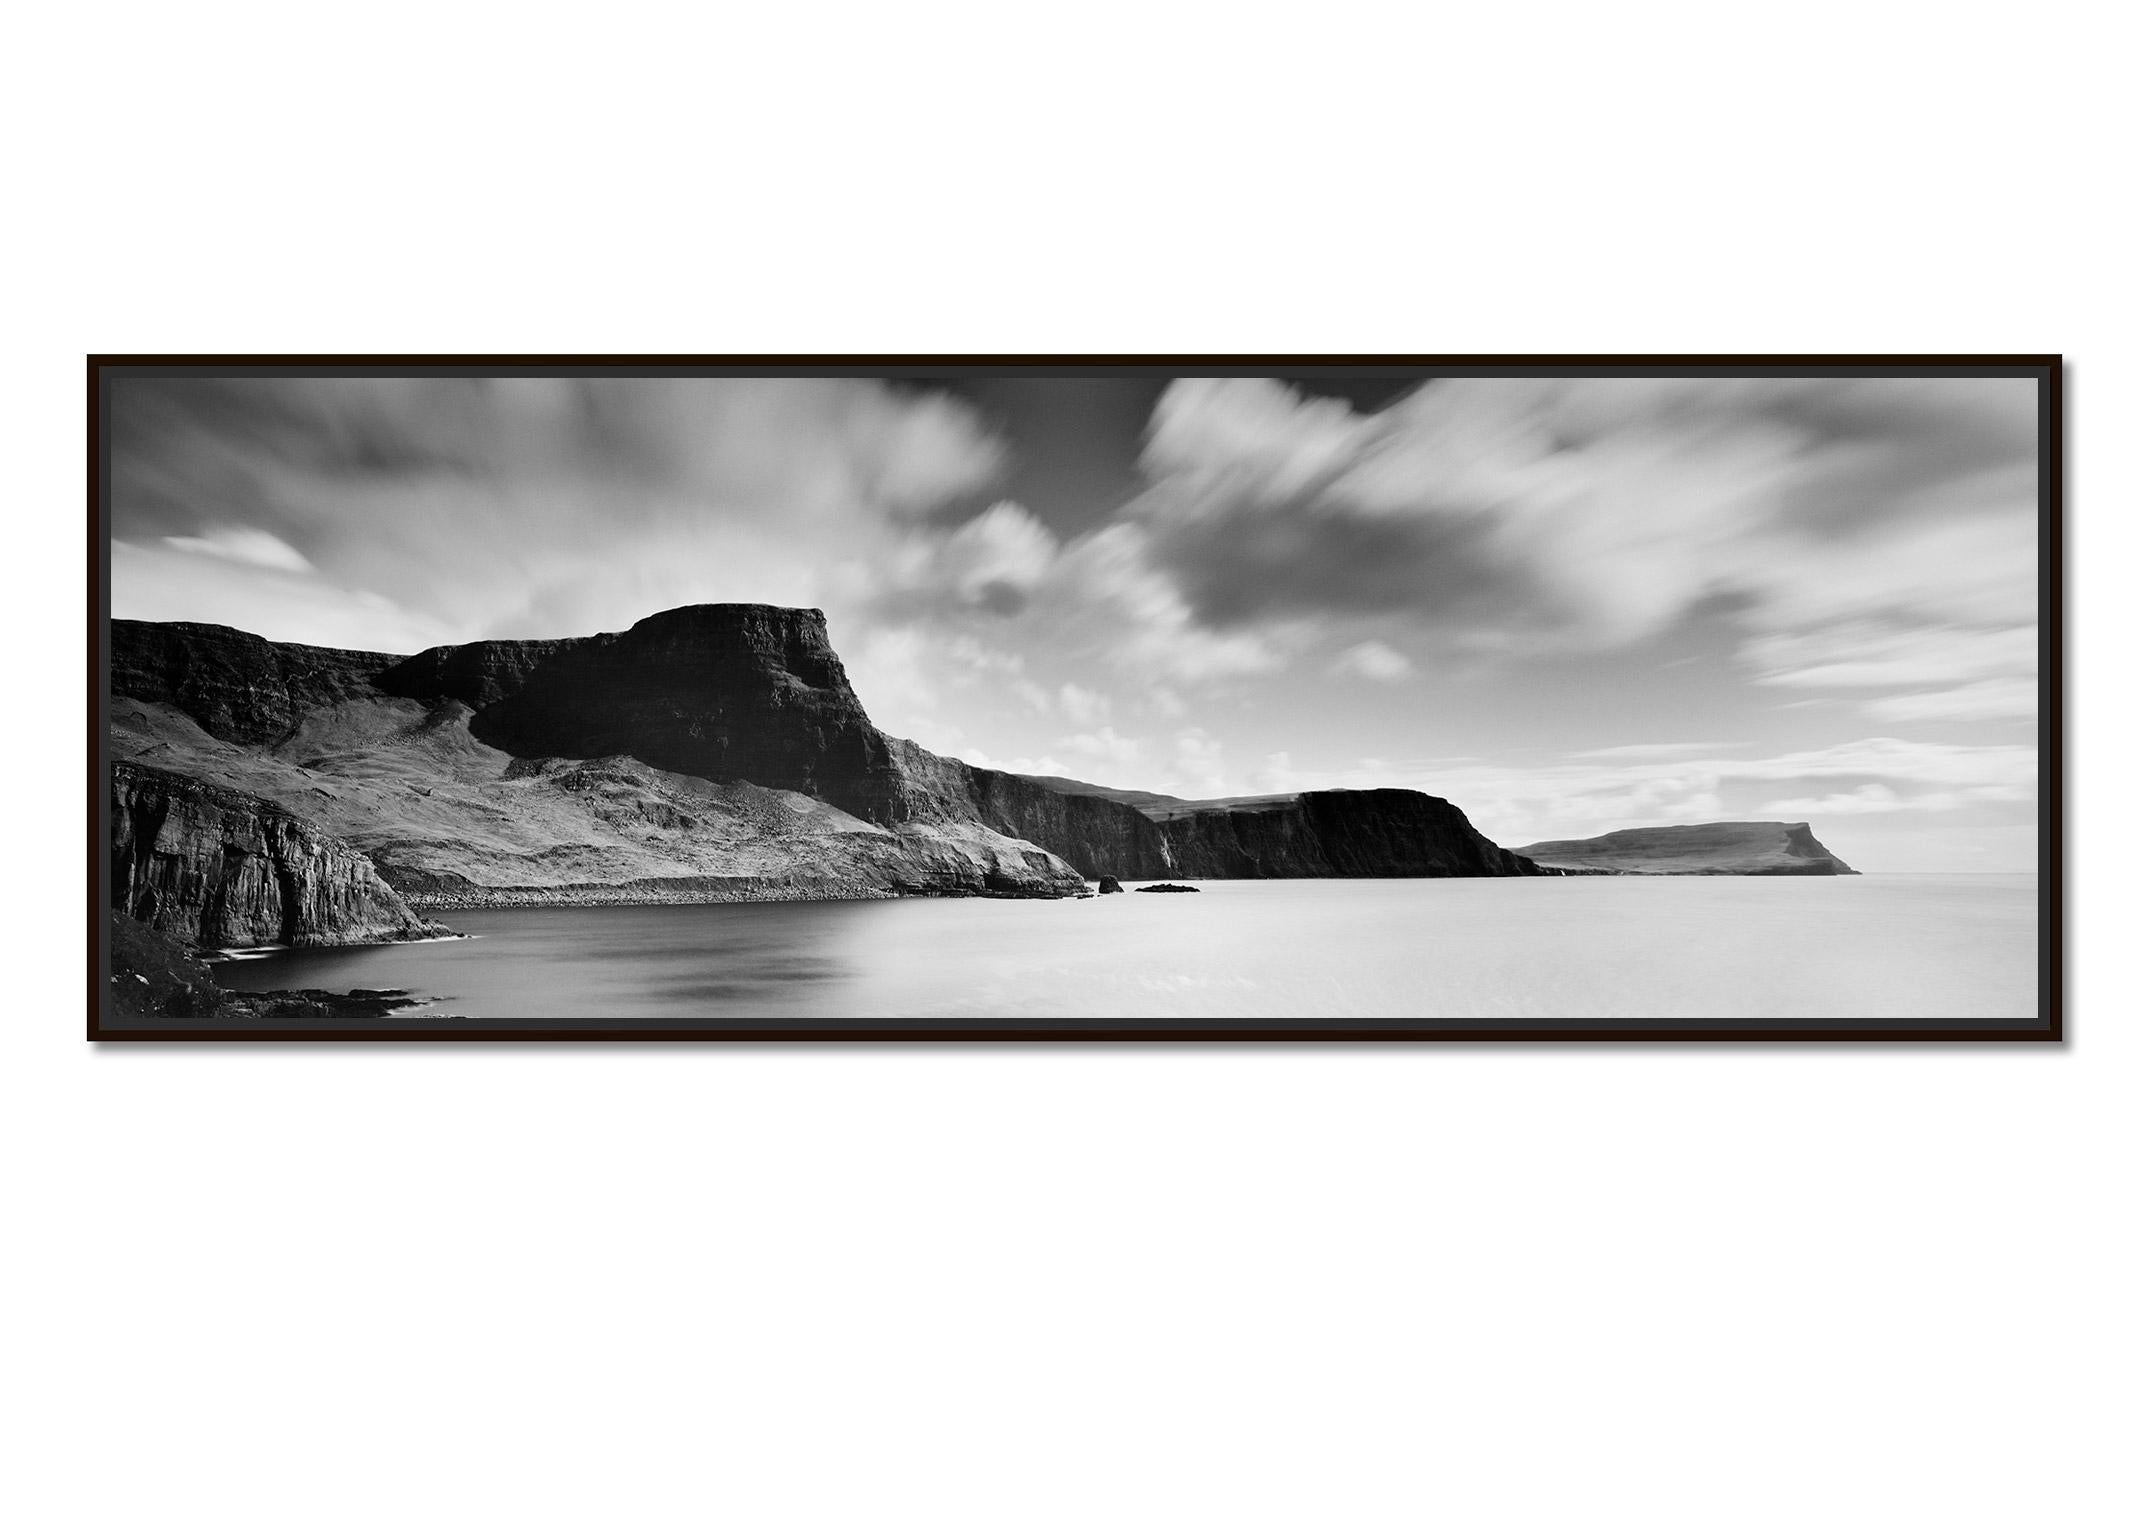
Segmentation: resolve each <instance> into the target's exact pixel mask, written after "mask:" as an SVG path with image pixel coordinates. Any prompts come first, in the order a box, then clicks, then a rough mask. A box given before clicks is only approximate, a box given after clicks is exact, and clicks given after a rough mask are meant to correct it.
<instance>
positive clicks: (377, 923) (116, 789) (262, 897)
mask: <svg viewBox="0 0 2149 1538" xmlns="http://www.w3.org/2000/svg"><path fill="white" fill-rule="evenodd" d="M110 899H111V905H112V907H113V908H114V909H115V910H117V911H119V912H121V913H125V914H127V915H130V916H131V917H133V918H136V919H139V920H141V921H142V922H143V923H145V924H148V925H149V926H150V927H151V928H153V929H155V930H157V931H158V932H159V933H160V934H164V935H168V936H171V937H172V938H174V939H178V940H183V941H188V942H191V943H195V944H200V945H208V946H223V945H359V944H365V943H369V942H373V941H382V940H416V939H423V938H426V937H427V936H431V935H437V934H440V933H443V931H441V930H439V929H437V928H435V927H434V926H433V925H431V924H428V923H426V922H425V921H424V920H423V919H421V918H419V917H418V916H417V915H416V914H415V913H413V912H412V911H411V910H410V907H409V905H408V904H407V903H405V902H404V901H403V899H402V898H401V897H398V896H397V895H396V894H395V892H394V891H393V890H391V889H390V887H389V886H388V884H387V883H386V882H385V881H383V880H382V879H381V878H380V875H379V873H378V872H376V871H375V870H374V868H373V862H372V861H371V860H369V859H367V858H366V857H365V856H364V855H363V854H361V853H359V851H358V850H356V849H354V848H352V847H351V846H350V845H349V844H346V843H344V842H343V841H342V840H341V839H337V838H333V837H331V836H330V835H328V834H327V833H325V832H323V831H322V830H321V829H320V828H318V827H316V826H315V825H314V824H312V823H310V822H307V821H305V820H304V819H302V818H299V817H295V816H293V815H292V814H291V813H290V812H288V811H286V810H285V809H284V808H283V807H281V806H278V805H277V804H276V803H275V802H273V801H264V800H261V799H260V798H258V797H254V796H247V795H242V794H239V793H237V792H235V791H231V790H228V789H223V788H220V787H218V786H214V785H209V784H205V783H203V782H202V781H200V780H195V779H190V778H188V777H186V776H184V775H178V774H171V773H167V772H164V771H162V770H157V769H149V768H145V767H143V766H142V765H139V764H127V763H122V764H115V765H113V766H112V887H111V893H110Z"/></svg>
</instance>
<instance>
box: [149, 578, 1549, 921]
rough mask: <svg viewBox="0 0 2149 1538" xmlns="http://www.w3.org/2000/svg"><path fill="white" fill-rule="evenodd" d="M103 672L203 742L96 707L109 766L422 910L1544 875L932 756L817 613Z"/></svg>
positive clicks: (1414, 821) (1447, 851)
mask: <svg viewBox="0 0 2149 1538" xmlns="http://www.w3.org/2000/svg"><path fill="white" fill-rule="evenodd" d="M123 632H124V633H123ZM114 649H115V662H114V667H113V693H114V696H115V701H118V700H119V699H121V698H122V697H124V698H126V699H130V700H140V701H144V702H147V703H148V704H150V705H152V706H164V705H168V706H170V707H172V709H173V710H175V711H177V712H179V713H180V714H183V715H184V716H185V717H187V718H190V719H191V721H192V722H193V723H195V724H198V725H199V726H200V727H201V728H203V729H205V730H206V731H207V732H208V733H209V734H210V736H211V737H213V738H216V739H218V740H219V741H218V742H205V741H203V740H202V739H200V738H198V737H192V736H190V735H189V734H190V733H191V732H192V730H193V728H192V726H189V725H188V724H187V723H186V722H184V721H174V720H173V719H172V718H171V716H170V715H168V714H167V715H163V716H160V715H158V713H157V711H156V710H155V709H149V710H143V709H140V708H138V707H135V706H132V705H129V706H128V707H127V710H126V712H125V719H126V725H125V727H124V728H123V727H122V724H121V723H122V715H123V712H122V711H121V709H120V706H119V705H118V704H117V703H115V707H114V754H115V756H116V757H124V758H133V759H153V760H154V761H155V762H156V763H157V764H159V765H164V766H168V767H170V768H172V769H175V770H179V771H183V772H186V773H190V774H195V775H197V776H198V777H202V778H206V779H209V780H212V781H215V782H216V783H219V784H223V785H226V786H228V787H231V788H233V789H240V790H245V791H250V792H255V793H259V794H266V795H269V796H271V797H274V798H277V799H279V800H282V801H287V802H290V803H291V804H293V805H303V806H304V807H305V809H306V811H307V813H308V815H309V816H318V817H320V818H321V819H322V821H323V822H324V823H325V824H326V825H327V828H328V831H330V832H332V833H335V834H339V835H341V836H342V837H344V838H347V839H350V840H352V841H353V842H355V843H357V844H358V845H360V846H361V847H362V848H363V849H364V850H366V851H367V852H369V853H370V854H372V855H373V856H375V857H376V858H378V859H379V860H380V861H382V869H383V870H384V871H386V872H387V873H388V875H389V876H390V878H391V879H392V880H393V881H394V882H395V884H396V886H397V887H398V888H399V889H401V890H403V891H405V892H409V893H413V894H422V895H423V896H424V897H425V898H426V899H428V900H432V901H436V902H439V901H449V900H454V901H469V902H483V901H485V900H486V896H485V894H487V893H493V894H501V895H502V896H503V897H505V894H509V893H515V894H541V893H543V892H545V891H547V890H550V891H555V892H560V893H562V894H564V893H566V892H567V891H569V890H570V889H571V890H574V891H578V892H584V893H588V894H598V893H605V894H617V895H616V896H605V897H599V898H596V899H595V900H620V901H629V900H636V897H635V894H648V893H658V892H672V891H680V892H684V891H688V890H706V891H708V892H710V893H715V892H717V891H719V890H720V889H721V890H724V891H729V890H732V889H734V888H736V890H737V891H739V892H740V893H742V894H748V895H757V894H758V895H795V896H864V895H874V894H876V893H888V892H919V891H945V892H978V893H1007V894H1015V893H1028V894H1031V895H1049V896H1057V895H1064V894H1066V893H1067V892H1069V891H1071V890H1074V889H1076V888H1077V887H1078V885H1079V878H1078V876H1077V872H1079V873H1080V874H1081V875H1084V876H1089V877H1092V878H1095V877H1100V876H1105V875H1113V876H1119V877H1122V878H1131V879H1140V880H1151V879H1156V878H1159V877H1169V876H1181V877H1203V876H1210V877H1230V876H1312V877H1327V876H1448V875H1458V876H1460V875H1473V876H1474V875H1534V874H1538V872H1537V870H1536V868H1535V867H1534V866H1533V865H1531V864H1530V862H1529V861H1527V860H1523V859H1518V858H1517V857H1515V856H1512V855H1508V854H1506V853H1505V852H1504V851H1501V850H1499V849H1497V848H1495V847H1494V846H1493V845H1492V844H1490V843H1489V842H1488V841H1487V840H1485V839H1484V838H1482V837H1481V836H1480V835H1479V834H1478V833H1477V832H1476V830H1475V829H1473V828H1472V827H1471V826H1470V824H1469V821H1468V819H1466V818H1465V817H1464V816H1463V815H1462V813H1461V812H1459V811H1457V810H1456V809H1455V808H1454V807H1452V806H1450V805H1449V804H1448V803H1447V802H1445V801H1441V800H1439V799H1437V798H1435V797H1431V796H1425V795H1421V794H1419V793H1417V792H1415V791H1329V792H1321V793H1318V794H1312V795H1303V796H1285V797H1274V798H1270V799H1269V800H1268V801H1265V802H1263V803H1261V804H1259V805H1236V806H1218V805H1215V804H1211V803H1189V802H1180V801H1176V800H1174V799H1173V798H1170V797H1147V798H1142V799H1140V800H1135V799H1134V797H1133V793H1129V792H1111V793H1106V794H1088V793H1085V791H1084V788H1082V787H1073V786H1070V787H1068V788H1061V787H1059V786H1054V785H1048V784H1041V783H1039V782H1038V781H1037V780H1035V779H1031V778H1029V777H1026V776H1022V775H1014V774H1004V773H1001V772H999V771H996V770H990V769H979V768H976V767H974V766H972V765H969V764H965V763H962V762H961V761H959V760H957V759H952V758H943V757H941V756H940V755H938V754H935V753H931V752H928V751H927V750H925V749H924V748H921V747H919V746H918V745H917V744H915V743H912V742H906V741H903V740H902V739H899V738H893V737H889V736H887V735H885V734H884V733H882V732H880V731H879V730H877V729H876V728H875V727H874V725H873V723H872V721H871V720H870V719H869V718H868V717H867V715H866V712H865V709H864V707H863V706H862V705H861V704H860V702H859V700H858V697H857V695H856V693H855V692H854V691H853V690H852V688H851V684H850V680H849V678H848V676H847V675H846V674H845V672H844V669H843V664H842V662H841V661H840V660H839V659H838V658H837V656H836V654H835V651H834V649H833V648H832V647H831V646H830V644H829V639H828V630H827V625H826V622H825V621H824V619H823V617H822V615H821V613H820V611H819V610H815V609H783V608H775V607H772V606H769V605H765V604H705V605H697V606H694V607H690V608H684V609H674V610H670V611H667V612H665V613H662V614H656V615H652V616H650V617H649V618H648V619H645V620H643V621H641V622H640V623H639V624H636V625H635V626H633V627H632V628H631V629H628V630H626V631H623V632H619V633H616V634H605V635H596V636H590V637H585V638H581V639H573V640H553V641H482V642H476V643H472V644H470V645H466V646H453V647H436V648H434V649H433V650H432V651H428V652H424V653H421V654H420V655H418V656H416V657H411V658H408V659H402V660H398V659H394V658H388V657H381V656H376V655H373V654H369V653H358V652H331V651H325V650H323V649H320V648H312V647H292V646H278V645H272V644H271V643H269V642H266V641H263V640H261V639H260V638H258V637H254V636H246V635H243V634H241V633H240V632H237V631H227V630H223V629H221V628H219V627H215V626H159V625H129V624H125V623H124V622H123V623H122V624H120V625H115V627H114ZM226 743H228V744H233V745H235V746H236V747H237V748H240V749H264V748H265V749H269V750H271V751H269V752H267V753H260V752H251V753H246V754H242V755H240V756H236V757H235V756H232V755H231V754H229V753H227V752H226V751H225V750H224V749H223V748H222V747H221V746H220V744H226ZM757 787H758V788H757ZM786 794H788V795H790V796H792V797H793V800H792V801H789V802H787V801H784V800H783V799H782V798H783V796H784V795H786ZM805 798H812V799H811V800H810V801H809V800H806V799H805ZM1130 801H1132V802H1133V804H1129V803H1130ZM286 815H288V814H286ZM1070 867H1071V868H1070ZM514 900H522V898H521V897H517V898H515V899H514ZM529 900H538V899H537V898H536V897H534V896H532V897H530V898H529ZM251 901H252V899H250V898H249V899H247V900H246V901H245V902H242V903H241V906H242V908H243V907H245V906H247V903H249V902H251ZM251 922H252V926H253V927H255V928H260V927H261V925H262V923H263V922H264V921H263V920H262V919H261V918H260V917H259V915H257V916H256V917H255V918H254V919H253V920H252V921H251ZM242 927H243V926H242ZM326 927H331V928H332V927H333V926H332V925H329V926H326Z"/></svg>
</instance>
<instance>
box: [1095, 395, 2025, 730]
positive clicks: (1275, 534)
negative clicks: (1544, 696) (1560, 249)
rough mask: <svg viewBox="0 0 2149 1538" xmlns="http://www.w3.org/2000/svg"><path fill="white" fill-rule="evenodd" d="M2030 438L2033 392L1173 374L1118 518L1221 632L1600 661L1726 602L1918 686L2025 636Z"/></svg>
mask: <svg viewBox="0 0 2149 1538" xmlns="http://www.w3.org/2000/svg"><path fill="white" fill-rule="evenodd" d="M2036 431H2037V416H2036V395H2035V388H2034V385H2033V383H2032V382H2030V381H2027V380H1975V379H1970V380H1934V379H1923V380H1840V379H1811V380H1763V379H1749V380H1736V379H1734V380H1619V379H1595V380H1515V379H1507V380H1500V379H1444V380H1435V381H1432V382H1430V383H1428V384H1427V385H1425V386H1424V387H1422V388H1420V389H1418V390H1416V391H1415V392H1413V393H1412V394H1410V395H1408V396H1406V397H1404V398H1403V399H1401V400H1399V401H1397V402H1396V403H1394V404H1393V405H1391V406H1389V407H1387V408H1386V409H1385V410H1382V411H1380V412H1377V413H1374V414H1371V415H1362V414H1358V413H1354V412H1352V411H1351V410H1350V409H1349V408H1348V407H1347V406H1345V405H1344V404H1343V403H1341V402H1338V401H1334V400H1329V399H1319V398H1314V399H1309V398H1306V397H1302V396H1300V395H1298V394H1297V393H1296V392H1294V391H1293V390H1291V389H1290V388H1288V387H1287V386H1284V385H1282V384H1280V383H1277V382H1275V381H1269V380H1253V379H1230V380H1180V381H1176V382H1174V384H1173V385H1172V386H1171V387H1170V388H1169V389H1167V390H1166V391H1165V392H1164V394H1163V395H1162V397H1160V398H1159V400H1158V402H1157V406H1156V410H1155V415H1154V418H1153V420H1152V424H1151V433H1150V438H1149V441H1148V444H1147V446H1146V449H1145V453H1144V458H1143V467H1144V469H1145V471H1146V472H1147V473H1148V475H1149V476H1150V478H1151V485H1150V487H1149V489H1148V490H1147V491H1145V492H1144V493H1143V495H1142V496H1141V497H1139V498H1137V499H1136V501H1135V502H1134V503H1133V504H1132V505H1131V506H1130V508H1129V509H1128V516H1129V518H1130V519H1131V520H1132V521H1134V522H1136V523H1138V524H1139V525H1140V526H1141V528H1142V529H1143V530H1144V531H1145V533H1146V534H1147V536H1148V543H1147V545H1146V547H1145V548H1146V549H1147V551H1148V552H1149V553H1150V555H1151V558H1152V559H1153V561H1154V563H1155V565H1156V567H1157V568H1158V569H1159V570H1160V571H1161V572H1163V573H1165V574H1168V575H1169V576H1170V577H1171V579H1172V580H1173V581H1174V583H1175V584H1177V586H1178V587H1179V589H1180V591H1181V592H1182V594H1183V596H1184V598H1185V600H1186V602H1187V603H1188V605H1189V607H1190V610H1191V616H1190V617H1191V620H1192V621H1193V622H1194V623H1197V624H1201V625H1207V626H1212V627H1218V628H1221V629H1223V630H1226V631H1237V630H1245V631H1248V632H1252V633H1259V632H1260V631H1261V629H1262V627H1264V626H1268V625H1273V624H1275V623H1276V622H1278V621H1279V620H1282V619H1289V618H1298V619H1307V618H1312V619H1317V620H1321V621H1324V622H1338V623H1340V622H1345V621H1349V620H1353V619H1359V618H1362V617H1365V616H1369V615H1377V616H1383V617H1387V618H1389V619H1390V620H1392V621H1397V622H1404V623H1409V624H1411V625H1414V626H1415V627H1417V628H1418V629H1419V631H1420V632H1421V633H1422V634H1424V635H1426V636H1427V637H1429V638H1432V639H1434V640H1438V641H1442V642H1444V643H1445V644H1447V645H1449V646H1452V647H1456V648H1462V649H1475V650H1480V651H1491V652H1509V653H1513V652H1523V653H1528V652H1541V651H1547V650H1554V651H1556V650H1562V649H1566V650H1596V649H1604V648H1617V647H1622V646H1626V645H1630V644H1633V643H1635V642H1638V641H1641V640H1644V639H1646V638H1649V637H1651V636H1654V635H1658V634H1661V633H1663V632H1665V631H1666V630H1668V629H1669V628H1671V627H1672V626H1674V625H1675V624H1678V623H1680V622H1681V621H1683V620H1685V619H1686V618H1688V617H1690V616H1692V615H1694V614H1695V613H1697V612H1699V611H1701V610H1702V609H1704V608H1705V607H1709V606H1714V608H1715V609H1716V610H1717V611H1718V612H1720V613H1723V614H1726V615H1728V616H1731V617H1732V618H1733V619H1734V620H1735V621H1736V622H1737V623H1739V624H1741V625H1743V626H1744V627H1746V628H1747V629H1748V630H1749V631H1750V632H1752V633H1753V634H1754V635H1755V637H1756V638H1757V640H1758V641H1759V642H1760V643H1761V644H1762V645H1763V646H1766V645H1768V644H1771V643H1774V642H1779V641H1780V642H1783V643H1785V644H1791V645H1795V644H1797V643H1799V642H1800V641H1802V640H1804V639H1807V638H1809V637H1811V636H1813V635H1815V634H1816V633H1819V634H1823V635H1825V634H1826V633H1828V632H1830V631H1833V630H1837V629H1840V628H1842V627H1846V626H1848V627H1857V628H1860V629H1862V630H1863V631H1864V632H1866V633H1867V634H1868V635H1869V636H1871V637H1872V638H1873V644H1875V645H1880V644H1883V643H1884V642H1886V641H1887V640H1888V639H1889V638H1892V640H1893V643H1894V645H1895V649H1896V651H1897V654H1898V662H1899V664H1902V665H1915V664H1914V663H1913V661H1912V658H1913V654H1914V653H1916V652H1918V651H1920V650H1925V651H1930V652H1933V653H1935V654H1940V653H1945V652H1948V651H1951V650H1958V649H1962V648H1966V647H1974V646H1975V645H1976V644H1977V642H1978V638H1979V637H1981V636H1983V635H1984V634H1986V633H1988V632H1992V631H2004V630H2019V629H2021V628H2022V627H2024V626H2026V625H2029V624H2031V623H2033V622H2034V621H2035V619H2036V577H2035V572H2036V548H2035V538H2036V519H2035V513H2036V489H2037V488H2036V462H2035V449H2036ZM1759 660H1760V663H1761V666H1762V668H1763V671H1769V668H1770V664H1769V663H1768V662H1767V660H1766V659H1765V658H1762V659H1759ZM2009 665H2010V666H2013V665H2014V664H2012V663H2010V664H2009ZM1928 666H1929V664H1928ZM1793 671H1794V670H1792V669H1789V668H1785V667H1780V666H1778V667H1776V668H1775V672H1776V673H1777V674H1778V675H1788V674H1790V673H1791V672H1793ZM1772 681H1779V682H1790V681H1792V680H1791V679H1790V678H1789V677H1788V676H1778V677H1777V678H1775V679H1774V680H1772ZM1804 686H1806V687H1827V688H1836V687H1850V686H1851V685H1850V684H1849V683H1848V681H1847V678H1846V677H1845V676H1840V675H1839V676H1838V677H1837V678H1835V679H1831V680H1826V681H1811V680H1809V681H1808V682H1807V683H1806V684H1805V685H1804Z"/></svg>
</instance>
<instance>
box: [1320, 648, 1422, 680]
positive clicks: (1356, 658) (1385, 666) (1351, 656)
mask: <svg viewBox="0 0 2149 1538" xmlns="http://www.w3.org/2000/svg"><path fill="white" fill-rule="evenodd" d="M1330 671H1331V672H1336V673H1343V674H1348V675H1352V676H1355V677H1358V678H1370V679H1372V680H1373V681H1374V682H1375V683H1381V684H1392V683H1396V682H1398V681H1399V680H1402V679H1405V678H1408V677H1410V675H1411V671H1412V669H1411V666H1410V659H1409V658H1408V657H1406V656H1404V655H1403V654H1402V653H1401V652H1399V651H1397V650H1396V649H1395V648H1394V647H1392V646H1389V645H1388V644H1386V643H1385V642H1382V641H1361V642H1359V643H1358V644H1357V645H1356V646H1353V647H1350V648H1348V649H1346V650H1345V651H1344V652H1343V653H1342V655H1340V656H1338V657H1337V658H1336V662H1335V666H1334V667H1333V668H1332V669H1330Z"/></svg>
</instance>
